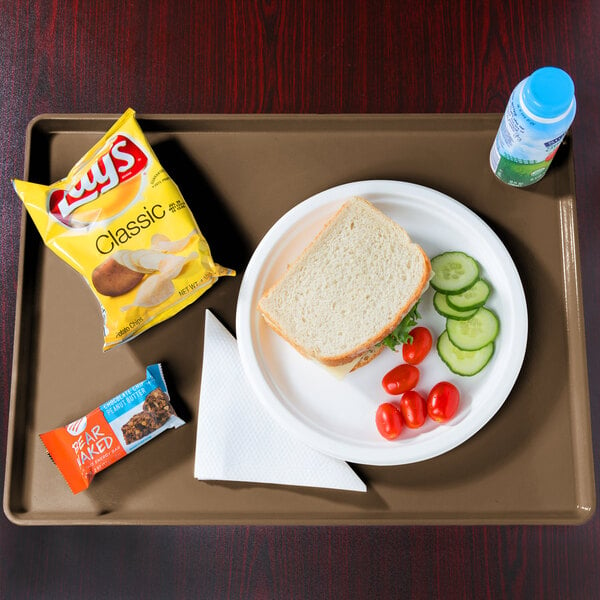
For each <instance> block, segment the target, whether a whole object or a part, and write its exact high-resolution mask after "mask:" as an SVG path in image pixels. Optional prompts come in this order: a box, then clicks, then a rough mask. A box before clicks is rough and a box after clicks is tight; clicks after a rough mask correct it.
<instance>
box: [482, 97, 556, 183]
mask: <svg viewBox="0 0 600 600" xmlns="http://www.w3.org/2000/svg"><path fill="white" fill-rule="evenodd" d="M521 87H522V86H518V87H517V89H516V90H515V91H514V92H513V94H512V95H511V97H510V100H509V102H508V105H507V107H506V112H505V113H504V117H503V118H502V122H501V124H500V128H499V129H498V133H497V135H496V139H495V141H494V145H493V147H492V150H491V153H490V165H491V168H492V171H493V172H494V173H495V174H496V176H497V177H498V178H499V179H501V180H502V181H504V182H505V183H508V184H510V185H514V186H517V187H523V186H527V185H531V184H532V183H535V182H536V181H539V180H540V179H541V178H542V177H543V176H544V174H545V173H546V171H547V170H548V167H549V166H550V163H551V162H552V159H553V158H554V155H555V154H556V151H557V150H558V147H559V146H560V143H561V142H562V140H563V138H564V137H565V133H566V130H564V129H562V127H564V125H562V124H559V126H558V127H557V124H556V123H543V122H540V121H536V120H534V119H532V118H531V117H530V116H529V115H527V114H526V113H525V111H524V110H523V107H522V106H521V103H520V101H519V95H520V90H521Z"/></svg>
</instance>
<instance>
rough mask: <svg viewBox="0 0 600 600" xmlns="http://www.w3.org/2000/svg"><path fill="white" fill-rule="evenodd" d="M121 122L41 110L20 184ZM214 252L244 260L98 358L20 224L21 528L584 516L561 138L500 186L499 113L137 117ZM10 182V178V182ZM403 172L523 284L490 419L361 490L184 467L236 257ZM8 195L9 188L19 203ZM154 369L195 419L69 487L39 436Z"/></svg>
mask: <svg viewBox="0 0 600 600" xmlns="http://www.w3.org/2000/svg"><path fill="white" fill-rule="evenodd" d="M115 119H116V116H115V115H44V116H41V117H38V118H37V119H35V120H34V121H33V122H32V123H31V125H30V127H29V129H28V139H27V156H26V169H25V177H26V178H28V179H29V180H31V181H36V182H40V183H50V182H51V181H55V180H57V179H59V178H61V177H62V176H64V175H65V174H66V173H67V171H68V170H69V169H70V167H71V166H72V165H73V164H74V163H75V162H76V161H77V160H78V159H79V158H80V157H81V156H82V155H83V154H84V153H85V151H87V150H88V149H89V148H90V147H91V146H92V145H93V143H94V142H95V141H96V140H97V139H99V138H100V137H101V135H102V134H103V133H104V132H105V131H106V130H107V129H108V128H109V127H110V125H111V124H112V123H113V122H114V120H115ZM139 120H140V123H141V126H142V128H143V129H144V130H145V131H146V133H147V135H148V138H149V141H150V143H151V144H152V145H153V146H154V148H155V150H156V153H157V155H158V157H159V159H160V160H161V162H162V163H163V166H164V167H165V168H166V169H167V171H168V172H169V173H170V174H171V176H172V177H173V179H174V180H175V181H176V182H177V183H178V185H179V187H180V188H181V190H182V192H183V194H184V196H185V197H186V198H187V200H188V202H189V203H190V205H191V208H192V210H193V212H194V213H195V215H196V218H197V220H198V222H199V224H200V227H201V229H202V231H203V233H204V235H205V236H206V238H207V239H208V241H209V243H210V245H211V248H212V250H213V255H214V256H215V260H217V261H218V262H219V263H221V264H223V265H226V266H228V267H232V268H235V269H237V271H238V276H237V277H235V278H224V279H221V280H220V281H219V282H218V283H217V285H215V286H214V287H213V288H212V289H211V290H210V291H209V292H208V293H207V294H206V295H205V296H203V297H202V298H201V299H200V300H199V301H198V302H196V303H195V304H194V305H192V306H190V307H188V308H187V309H185V310H184V311H183V312H182V313H180V314H179V315H178V316H176V317H175V318H173V319H171V320H170V321H167V322H166V323H163V324H161V325H159V326H157V327H155V328H154V329H152V330H150V331H149V332H147V333H144V334H143V335H142V336H140V337H139V338H137V339H135V340H133V341H132V342H130V343H129V344H127V345H125V346H122V347H118V348H115V349H113V350H110V351H108V352H107V353H104V354H103V353H102V351H101V347H102V336H101V321H100V314H99V309H98V306H97V303H96V301H95V299H94V298H93V296H92V294H91V292H90V291H89V290H88V288H87V286H86V285H85V283H84V282H83V280H82V279H81V278H80V277H79V275H78V274H76V273H75V272H74V271H72V270H71V269H70V268H69V267H68V266H66V265H65V264H64V263H62V262H61V261H60V260H59V259H58V258H57V257H55V256H54V255H53V254H51V253H50V252H49V251H48V250H47V249H46V248H45V247H44V245H43V243H42V242H41V239H40V237H39V235H38V233H37V231H36V230H35V229H34V227H33V225H32V222H31V221H30V219H29V218H24V222H23V231H22V240H21V264H20V276H19V290H18V304H17V323H16V338H15V354H14V356H15V359H14V368H13V375H12V376H13V380H12V396H11V405H10V423H9V433H8V454H7V465H6V482H5V490H4V510H5V512H6V514H7V516H8V518H9V519H11V520H12V521H13V522H15V523H20V524H64V525H71V524H217V523H219V524H234V523H244V524H434V523H435V524H474V523H498V524H502V523H567V524H569V523H573V524H575V523H582V522H584V521H586V520H587V519H589V518H590V517H591V515H592V514H593V512H594V509H595V491H594V467H593V457H592V445H591V432H590V418H589V394H588V387H587V364H586V355H585V340H584V322H583V310H582V297H581V284H580V271H579V249H578V241H577V222H576V203H575V189H574V179H573V165H572V163H573V161H572V149H571V147H570V143H569V141H567V143H566V144H565V145H564V146H563V147H562V149H561V151H560V152H559V154H558V155H557V157H556V159H555V161H554V163H553V165H552V168H551V170H550V171H549V173H548V174H547V176H546V177H545V178H544V179H543V180H542V181H541V182H540V183H538V184H537V185H535V186H533V187H531V188H528V189H520V190H519V189H513V188H511V187H509V186H507V185H504V184H502V183H501V182H499V181H498V180H497V179H496V178H495V177H494V175H493V174H492V173H491V171H490V168H489V164H488V155H489V149H490V145H491V143H492V140H493V137H494V135H495V131H496V129H497V126H498V124H499V115H360V116H358V115H337V116H330V115H303V116H298V115H269V116H267V115H244V116H239V115H228V116H222V115H219V116H214V115H211V116H209V115H194V116H139ZM15 175H17V174H15ZM364 179H393V180H401V181H409V182H412V183H418V184H421V185H425V186H429V187H431V188H435V189H437V190H439V191H441V192H444V193H446V194H448V195H449V196H451V197H453V198H455V199H456V200H458V201H460V202H462V203H463V204H465V205H466V206H468V207H470V208H471V209H473V210H474V211H475V212H476V213H478V214H479V215H480V216H481V217H482V218H483V219H485V221H487V223H488V224H489V225H490V226H491V227H492V228H493V229H494V231H495V232H496V233H497V234H498V235H499V236H500V238H501V239H502V241H503V242H504V244H505V245H506V246H507V248H508V250H509V252H510V253H511V255H512V257H513V259H514V261H515V264H516V265H517V268H518V270H519V273H520V275H521V278H522V280H523V284H524V288H525V294H526V298H527V303H528V309H529V327H530V330H529V341H528V349H527V354H526V357H525V362H524V364H523V368H522V371H521V374H520V376H519V378H518V380H517V382H516V384H515V387H514V388H513V391H512V393H511V394H510V396H509V397H508V399H507V400H506V402H505V404H504V405H503V407H502V408H501V409H500V411H499V412H498V413H497V415H496V416H495V417H494V418H493V419H492V420H491V421H490V422H489V423H488V424H487V425H486V426H485V427H484V428H483V429H482V430H481V431H480V432H479V433H477V434H476V435H475V436H474V437H472V438H471V439H470V440H468V441H467V442H466V443H464V444H463V445H462V446H460V447H458V448H456V449H454V450H452V451H451V452H449V453H447V454H445V455H443V456H440V457H438V458H434V459H431V460H428V461H425V462H422V463H418V464H413V465H405V466H398V467H368V466H356V470H357V472H358V473H359V474H360V475H361V476H362V477H363V478H364V480H365V481H366V483H367V485H368V492H367V493H365V494H361V493H352V492H340V491H328V490H321V489H311V488H297V487H278V486H272V485H257V484H244V483H216V482H212V483H207V482H200V481H197V480H195V479H194V477H193V462H194V445H195V434H196V416H197V410H198V396H199V388H200V374H201V364H202V352H203V328H204V313H205V309H206V308H210V309H211V310H212V311H213V312H214V313H215V314H216V316H217V317H218V318H219V319H221V321H222V322H223V323H224V324H225V325H226V326H228V327H229V328H230V330H231V331H232V332H234V331H235V330H234V325H235V308H236V299H237V294H238V290H239V286H240V282H241V279H242V275H243V272H244V268H245V266H246V264H247V262H248V260H249V258H250V256H251V254H252V252H253V250H254V248H255V247H256V245H257V244H258V242H259V241H260V240H261V238H262V237H263V236H264V234H265V233H266V232H267V230H268V229H269V228H270V227H271V225H272V224H273V223H274V222H275V221H276V220H277V219H278V218H279V217H280V216H281V215H282V214H283V213H285V212H286V211H287V210H289V209H290V208H291V207H293V206H294V205H296V204H297V203H298V202H300V201H302V200H304V199H305V198H308V197H309V196H311V195H313V194H315V193H317V192H319V191H322V190H324V189H327V188H329V187H331V186H334V185H338V184H342V183H346V182H350V181H356V180H364ZM14 203H15V206H17V204H18V199H17V197H16V195H15V198H14ZM156 361H161V362H163V363H164V364H165V366H166V368H167V370H168V373H169V376H170V380H171V387H172V391H174V392H175V395H176V396H177V397H178V398H179V400H180V402H181V404H182V405H183V406H184V407H185V410H186V412H187V414H186V417H187V420H188V424H187V425H186V426H185V427H182V428H181V429H178V430H176V431H169V432H167V433H165V434H164V435H162V436H160V437H159V438H157V439H156V440H154V441H152V442H151V443H150V444H148V445H146V446H144V448H142V449H140V450H139V451H137V452H135V453H133V454H131V455H129V456H128V457H126V458H125V459H123V460H122V461H120V462H119V463H117V464H115V465H113V466H112V467H110V469H108V470H107V471H104V472H103V473H101V474H99V475H98V476H97V477H96V479H95V480H94V481H93V482H92V485H91V487H90V488H89V490H87V491H85V492H83V493H81V494H79V495H76V496H73V495H72V494H71V492H70V491H69V489H68V487H67V485H66V484H65V482H64V480H63V479H62V477H61V475H60V473H59V472H58V470H57V469H56V467H54V465H53V464H52V463H51V461H50V460H49V459H48V457H47V456H46V454H45V451H44V448H43V446H42V444H41V443H40V441H39V439H38V434H39V433H40V432H43V431H46V430H48V429H52V428H54V427H57V426H59V425H62V424H66V423H68V422H70V421H71V420H73V419H75V418H77V417H79V416H82V415H83V414H85V413H86V412H88V411H89V410H90V409H92V408H94V407H95V406H97V405H99V404H100V403H101V402H103V401H105V400H107V399H109V398H111V397H112V396H114V395H115V394H116V393H118V392H120V391H121V390H122V389H124V388H126V387H129V386H130V385H132V384H133V383H135V382H136V381H138V380H140V379H142V378H143V375H144V369H145V366H146V365H147V364H150V363H153V362H156Z"/></svg>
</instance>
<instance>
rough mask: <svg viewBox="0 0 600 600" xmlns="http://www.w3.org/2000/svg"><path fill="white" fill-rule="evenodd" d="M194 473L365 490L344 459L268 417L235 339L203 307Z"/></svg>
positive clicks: (205, 476)
mask: <svg viewBox="0 0 600 600" xmlns="http://www.w3.org/2000/svg"><path fill="white" fill-rule="evenodd" d="M194 477H195V478H196V479H202V480H218V481H243V482H258V483H272V484H282V485H299V486H310V487H322V488H335V489H341V490H352V491H357V492H366V490H367V488H366V485H365V484H364V483H363V482H362V481H361V480H360V478H359V477H358V476H357V475H356V473H354V471H353V470H352V469H351V468H350V466H349V465H348V464H346V463H345V462H344V461H341V460H338V459H335V458H332V457H330V456H327V455H325V454H322V453H320V452H318V451H316V450H313V449H312V448H310V447H309V446H307V445H305V444H304V443H302V442H300V441H298V440H297V439H295V438H294V437H293V436H292V435H290V434H289V433H288V432H287V431H285V430H284V429H283V428H282V427H281V426H280V425H279V424H278V423H277V422H276V421H275V420H273V419H272V418H271V416H270V415H269V414H268V412H267V411H266V409H265V408H264V407H263V406H262V405H261V403H260V400H259V399H258V398H257V397H256V395H255V394H254V392H253V391H252V389H251V387H250V384H249V383H248V381H247V379H246V377H245V375H244V371H243V368H242V363H241V361H240V356H239V352H238V347H237V342H236V340H235V338H234V337H233V336H232V335H231V334H230V333H229V331H227V329H226V328H225V327H224V326H223V325H222V324H221V323H220V322H219V321H218V319H217V318H216V317H215V316H214V315H213V314H212V313H211V312H210V311H208V310H207V311H206V325H205V331H204V359H203V365H202V381H201V388H200V405H199V411H198V430H197V436H196V456H195V466H194Z"/></svg>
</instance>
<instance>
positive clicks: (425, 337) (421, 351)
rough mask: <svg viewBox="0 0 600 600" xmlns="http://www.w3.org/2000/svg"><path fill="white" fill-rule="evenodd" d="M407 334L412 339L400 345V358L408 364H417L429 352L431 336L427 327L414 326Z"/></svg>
mask: <svg viewBox="0 0 600 600" xmlns="http://www.w3.org/2000/svg"><path fill="white" fill-rule="evenodd" d="M409 335H410V336H411V337H412V340H413V341H412V343H409V342H407V343H406V344H403V345H402V358H403V359H404V362H407V363H408V364H409V365H418V364H419V363H420V362H421V361H422V360H423V359H424V358H425V357H426V356H427V355H428V354H429V351H430V350H431V346H432V345H433V338H432V337H431V333H430V332H429V329H427V327H415V328H414V329H413V330H412V331H411V332H410V333H409Z"/></svg>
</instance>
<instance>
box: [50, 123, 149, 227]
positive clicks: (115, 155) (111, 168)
mask: <svg viewBox="0 0 600 600" xmlns="http://www.w3.org/2000/svg"><path fill="white" fill-rule="evenodd" d="M147 165H148V156H147V155H146V153H145V152H144V151H143V150H142V149H141V148H140V147H139V146H138V145H137V144H135V142H134V141H133V140H132V139H131V138H129V137H128V136H126V135H124V134H118V135H116V136H115V137H114V138H113V139H112V140H110V141H109V148H108V150H107V151H106V152H104V153H103V154H101V155H100V157H99V158H97V159H96V160H95V161H94V162H93V163H92V165H91V167H90V168H89V170H88V171H87V172H85V173H84V174H83V175H82V176H81V177H80V178H79V179H77V180H76V181H75V182H74V183H73V184H72V185H70V186H69V187H67V188H66V189H54V190H52V191H51V192H50V194H49V196H48V212H49V213H50V214H51V215H52V216H54V217H55V218H56V219H57V220H58V221H60V222H61V223H63V224H64V225H66V226H67V227H86V226H89V225H91V224H93V223H98V222H101V221H105V220H107V219H109V218H111V217H113V216H115V215H116V214H118V213H119V212H121V211H122V210H123V209H124V208H126V207H127V206H128V205H129V204H130V203H131V202H132V201H133V200H134V199H135V197H136V194H137V191H138V190H139V187H140V181H139V180H140V178H139V177H137V178H136V176H137V175H139V174H141V173H142V172H143V171H144V169H145V168H146V166H147ZM130 182H131V183H130ZM123 184H127V185H126V186H124V187H125V188H126V189H124V190H123V191H124V192H125V193H124V194H114V193H113V194H109V192H111V191H112V190H116V188H117V187H118V186H121V185H123ZM92 202H93V203H94V204H93V205H91V206H88V205H90V203H92Z"/></svg>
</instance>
